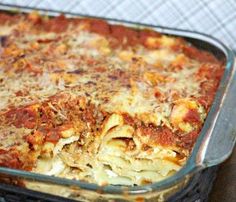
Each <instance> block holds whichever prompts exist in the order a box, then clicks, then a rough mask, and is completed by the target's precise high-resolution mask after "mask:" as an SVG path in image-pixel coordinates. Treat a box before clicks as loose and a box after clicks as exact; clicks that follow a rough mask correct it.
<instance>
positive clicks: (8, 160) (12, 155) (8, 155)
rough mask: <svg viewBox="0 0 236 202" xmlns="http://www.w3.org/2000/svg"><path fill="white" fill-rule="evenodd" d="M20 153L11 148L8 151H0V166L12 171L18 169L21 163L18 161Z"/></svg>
mask: <svg viewBox="0 0 236 202" xmlns="http://www.w3.org/2000/svg"><path fill="white" fill-rule="evenodd" d="M19 156H20V153H19V152H18V151H17V150H16V149H14V148H11V149H10V150H3V149H0V166H3V167H9V168H14V169H20V168H22V166H23V163H22V162H21V161H20V158H19Z"/></svg>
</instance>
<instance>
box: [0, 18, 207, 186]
mask: <svg viewBox="0 0 236 202" xmlns="http://www.w3.org/2000/svg"><path fill="white" fill-rule="evenodd" d="M31 18H32V19H35V18H36V17H35V16H31ZM87 27H89V26H86V22H84V23H81V24H80V25H76V26H75V25H72V24H70V25H69V28H67V29H65V30H64V31H63V32H59V33H54V32H47V31H43V29H40V27H37V26H35V25H34V24H33V23H31V22H30V21H29V20H24V19H23V18H22V19H21V20H19V22H16V23H15V24H14V25H12V26H7V25H0V35H4V36H6V37H7V45H6V44H5V45H2V46H0V98H1V102H0V118H1V119H0V120H2V123H1V124H2V125H1V127H0V131H1V137H0V140H3V141H4V143H3V144H2V143H1V144H0V147H1V148H6V147H7V148H8V147H11V146H15V145H23V146H24V147H27V148H28V149H29V150H30V148H31V146H30V144H34V139H33V140H32V141H29V142H27V143H25V142H24V140H23V139H24V138H25V136H27V135H29V134H31V136H33V135H32V134H34V132H35V130H38V129H42V131H44V132H45V131H46V132H45V134H43V135H44V136H43V137H42V136H40V137H41V138H42V142H43V141H44V140H45V139H46V138H47V137H48V135H49V134H50V133H49V132H48V131H47V130H44V127H49V126H50V127H51V128H50V127H49V129H50V130H51V131H53V132H54V133H57V134H56V135H57V136H56V138H55V139H56V140H55V139H53V140H54V141H57V142H46V140H45V142H43V143H42V144H43V145H40V144H39V143H38V142H37V144H36V143H35V145H33V148H34V149H35V151H31V152H32V156H34V157H35V158H36V159H37V158H38V159H37V161H36V163H35V167H34V168H33V170H32V171H33V172H37V173H41V174H47V175H55V176H59V177H66V178H69V179H79V180H85V181H89V182H95V183H98V184H100V185H106V184H116V185H140V184H145V183H148V182H154V181H159V180H162V179H165V178H166V177H168V176H171V175H173V174H174V173H175V172H177V171H178V170H180V169H181V167H182V165H183V164H184V163H185V161H186V159H187V156H188V154H189V150H188V149H186V148H184V147H182V146H180V145H178V144H177V142H178V141H180V139H179V138H180V136H181V135H182V136H183V135H186V134H187V133H189V132H192V131H193V130H195V129H200V127H201V125H202V123H203V122H204V119H205V117H206V110H205V109H204V107H203V106H202V105H201V104H200V103H198V102H197V101H196V100H195V99H197V98H200V97H201V96H202V94H201V88H202V87H201V83H202V82H205V81H206V78H205V77H201V76H200V77H197V76H196V75H197V74H198V73H199V69H200V66H201V65H202V62H201V61H199V60H197V59H194V58H190V57H188V56H187V55H185V54H184V52H182V50H181V49H180V50H179V51H175V50H174V49H173V46H175V45H178V43H180V42H179V41H178V39H177V38H174V37H170V36H164V35H163V36H160V37H148V38H147V39H146V41H145V43H144V44H145V46H144V45H142V44H141V43H140V44H136V45H134V46H127V47H122V46H121V45H120V46H119V45H118V46H117V47H113V45H114V44H113V43H114V42H117V41H116V39H114V38H112V37H110V36H104V35H100V34H98V33H93V32H91V31H90V30H89V29H87ZM126 40H128V39H127V38H124V42H125V41H126ZM121 43H123V42H121ZM147 47H149V48H147ZM60 95H64V97H63V96H61V97H60ZM52 96H58V97H59V98H58V99H55V100H56V101H55V100H54V103H51V101H52V100H53V98H52ZM75 100H76V101H75ZM78 100H79V101H78ZM81 100H83V102H81ZM35 103H37V106H38V108H40V109H41V111H37V109H38V108H37V109H34V108H33V109H31V110H32V111H29V112H28V111H26V113H22V114H23V115H22V116H25V115H26V116H28V115H29V116H33V115H35V114H34V113H36V115H35V117H36V119H39V120H37V122H36V123H35V124H39V125H37V126H33V129H27V128H17V127H15V126H12V125H14V121H16V120H15V118H17V117H14V115H13V116H12V117H13V118H12V117H10V118H12V119H13V121H12V120H11V119H10V120H11V121H12V122H9V123H8V122H7V120H8V118H9V117H7V115H6V114H7V113H6V112H8V110H9V109H12V108H13V109H17V108H19V107H21V108H22V107H23V109H24V106H28V105H31V104H35ZM63 103H64V105H63ZM81 103H82V104H81ZM54 105H58V106H57V107H55V106H54ZM78 105H79V106H78ZM80 105H81V106H80ZM87 106H93V108H95V110H94V111H93V108H88V109H87V108H86V107H87ZM46 107H49V108H50V110H49V111H47V113H48V114H47V113H46V115H47V116H46V118H45V116H44V117H43V118H42V117H41V116H42V114H43V110H45V108H46ZM65 108H66V109H67V108H69V112H68V111H66V109H65ZM189 110H195V112H196V113H197V115H199V117H200V123H199V124H195V123H192V122H191V119H190V121H186V120H185V118H186V115H187V114H188V112H189ZM65 111H66V112H65ZM16 112H17V110H16ZM19 113H20V112H19ZM27 113H29V114H27ZM40 113H42V114H40ZM66 113H67V114H66ZM32 114H33V115H32ZM65 114H66V115H67V116H66V115H65ZM99 114H100V116H99ZM124 114H126V115H127V116H128V117H129V119H132V120H133V122H134V123H132V121H131V123H129V121H127V120H125V118H124ZM44 115H45V114H44ZM50 116H53V118H55V117H56V118H58V117H59V118H58V120H56V121H58V122H56V121H55V120H53V121H54V122H53V121H52V122H53V123H51V122H46V123H45V122H44V121H45V120H44V119H46V121H47V118H48V119H50ZM35 117H34V118H35ZM68 117H70V118H68ZM71 117H72V118H71ZM94 117H96V118H97V119H96V120H94ZM26 118H28V117H26ZM30 118H31V117H30ZM56 118H55V119H56ZM41 119H42V120H43V121H42V122H40V121H41ZM68 123H69V124H72V125H73V127H74V128H73V127H72V126H71V127H72V128H69V129H65V130H62V131H60V133H59V132H58V131H57V129H58V128H60V127H61V126H62V125H63V124H68ZM81 123H83V124H81ZM4 124H5V125H4ZM7 124H8V125H7ZM40 124H41V125H40ZM15 125H16V124H15ZM81 125H83V127H82V126H81ZM4 127H5V129H4ZM142 127H150V128H151V129H153V131H148V132H149V133H148V132H147V134H141V131H142V130H141V129H140V128H142ZM160 128H167V129H168V130H169V131H170V133H171V135H172V136H174V140H171V141H172V142H171V143H169V142H168V141H169V139H171V138H173V137H171V138H169V137H168V134H165V133H164V134H159V133H158V131H157V130H158V129H160ZM11 131H12V133H13V134H14V136H13V137H11V136H10V135H9V134H11ZM39 131H40V130H39ZM55 131H56V132H55ZM75 131H78V132H75ZM176 131H177V132H178V133H177V132H176ZM155 132H156V134H154V133H155ZM173 134H174V135H173ZM155 135H156V136H155ZM161 135H163V136H167V137H162V138H163V139H164V140H163V142H164V143H163V142H161V141H160V142H157V140H158V138H161V137H160V136H161ZM5 136H7V138H6V137H5ZM31 136H30V137H31ZM27 137H28V136H27ZM33 137H34V136H33ZM16 138H17V139H19V141H18V140H17V139H16ZM57 138H58V140H57ZM152 141H153V142H154V143H153V142H152ZM17 148H18V149H20V147H17ZM180 154H181V155H182V156H181V155H180ZM180 156H181V157H180Z"/></svg>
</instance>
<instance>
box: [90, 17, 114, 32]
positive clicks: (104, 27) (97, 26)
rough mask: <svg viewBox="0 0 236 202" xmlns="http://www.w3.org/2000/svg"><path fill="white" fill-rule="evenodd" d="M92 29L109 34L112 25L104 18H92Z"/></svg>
mask: <svg viewBox="0 0 236 202" xmlns="http://www.w3.org/2000/svg"><path fill="white" fill-rule="evenodd" d="M90 31H91V32H95V33H98V34H101V35H105V36H107V35H109V34H110V27H109V25H108V23H107V22H105V21H103V20H90Z"/></svg>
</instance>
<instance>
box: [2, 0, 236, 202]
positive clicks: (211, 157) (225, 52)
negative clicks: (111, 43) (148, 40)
mask: <svg viewBox="0 0 236 202" xmlns="http://www.w3.org/2000/svg"><path fill="white" fill-rule="evenodd" d="M0 10H2V11H7V12H10V11H11V12H12V11H14V12H32V11H33V10H36V9H34V8H29V7H14V6H10V5H4V4H1V3H0ZM38 12H39V13H41V14H46V15H49V16H56V15H59V14H60V13H61V12H60V11H51V10H43V9H42V10H38ZM64 14H65V15H67V16H69V17H76V16H77V17H93V18H96V17H94V16H84V15H79V14H76V13H64ZM100 19H101V18H100ZM102 19H104V20H107V21H108V22H109V23H111V24H122V25H126V26H129V27H134V28H145V27H146V28H147V27H148V28H151V29H154V30H156V31H158V32H160V33H163V34H168V35H173V36H180V37H183V38H185V39H186V40H188V41H190V42H191V43H193V44H194V45H195V46H197V47H198V48H201V49H205V50H208V51H210V52H212V53H213V54H214V55H215V56H216V57H218V58H221V59H222V58H223V59H224V60H225V72H224V75H223V78H222V80H221V83H220V85H219V88H218V91H217V94H216V96H215V99H214V102H213V105H212V107H211V110H210V112H209V114H208V116H207V119H206V121H205V123H204V126H203V128H202V130H201V133H200V135H199V137H198V140H197V142H196V144H195V146H194V148H193V151H192V154H191V156H190V158H189V159H188V161H187V163H186V165H185V166H184V167H183V168H182V169H181V170H180V171H179V172H177V173H176V174H175V175H173V176H171V177H169V178H167V179H165V180H163V181H160V182H156V183H153V184H149V185H144V186H134V187H125V186H111V185H107V186H98V185H96V184H92V183H86V182H83V181H78V180H69V179H65V178H58V177H53V176H47V175H41V174H36V173H31V172H26V171H20V170H15V169H9V168H4V167H0V180H1V182H3V183H8V184H9V183H10V184H16V185H19V186H24V182H26V181H27V188H28V189H32V190H36V191H40V192H46V193H51V194H53V195H59V196H63V197H67V198H71V199H76V200H80V201H91V200H95V201H108V200H115V201H133V200H135V201H145V200H151V201H163V200H167V199H168V198H169V197H171V196H173V195H174V194H175V193H176V192H179V191H181V190H183V189H184V187H186V185H187V184H188V183H189V182H190V181H191V180H193V178H194V177H196V174H197V173H198V172H200V171H201V170H203V169H205V168H208V167H211V166H214V165H218V164H220V163H222V162H223V161H224V160H225V159H227V158H228V157H229V156H230V154H231V152H232V150H233V147H234V144H235V140H236V126H234V117H236V108H235V106H234V105H235V103H234V100H236V94H235V93H234V92H236V78H235V68H236V66H235V59H234V54H233V52H232V50H230V49H229V48H228V47H226V46H225V45H224V44H222V43H221V42H220V41H218V40H217V39H214V38H212V37H210V36H207V35H204V34H200V33H197V32H190V31H184V30H178V29H170V28H166V27H159V26H154V25H146V24H140V23H133V22H127V21H119V20H115V19H106V18H102ZM22 182H23V183H22Z"/></svg>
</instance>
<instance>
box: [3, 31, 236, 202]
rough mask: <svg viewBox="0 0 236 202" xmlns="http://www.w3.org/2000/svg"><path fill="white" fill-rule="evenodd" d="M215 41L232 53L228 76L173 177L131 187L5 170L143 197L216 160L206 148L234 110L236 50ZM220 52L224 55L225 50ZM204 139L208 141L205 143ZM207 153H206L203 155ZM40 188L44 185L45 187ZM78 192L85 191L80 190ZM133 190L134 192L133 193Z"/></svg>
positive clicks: (229, 58)
mask: <svg viewBox="0 0 236 202" xmlns="http://www.w3.org/2000/svg"><path fill="white" fill-rule="evenodd" d="M166 32H167V33H168V34H171V32H172V30H168V29H167V30H166ZM180 33H181V32H176V33H175V34H176V35H178V34H180ZM193 35H194V34H193ZM201 37H203V38H207V37H205V36H201ZM211 42H213V43H214V45H216V46H218V47H221V48H222V50H224V51H225V54H226V53H227V54H228V55H227V57H228V58H227V64H226V70H225V73H224V77H223V79H222V82H221V85H220V87H219V92H218V94H217V96H216V99H215V102H214V104H213V106H212V108H211V111H210V113H209V115H208V118H207V120H206V123H205V125H204V127H203V129H202V132H201V135H200V136H199V138H198V142H197V143H196V145H195V147H194V150H193V152H192V155H191V157H190V158H189V160H188V162H187V164H186V167H185V168H183V169H181V170H180V171H179V172H178V173H177V174H175V175H173V176H172V177H170V178H168V179H166V180H163V181H161V182H160V183H153V184H151V185H146V186H137V187H131V188H130V187H129V188H127V187H114V186H104V187H99V186H97V185H94V184H87V183H82V182H79V181H75V180H66V179H60V180H59V179H57V178H55V177H49V176H41V175H37V174H33V173H31V174H29V173H27V172H23V171H16V170H11V169H10V170H9V169H6V168H5V169H4V168H3V173H5V174H6V173H8V174H13V175H14V172H15V174H16V173H17V175H18V176H25V177H26V176H27V175H28V177H30V178H34V179H39V176H40V179H39V180H43V181H44V180H46V181H47V180H52V181H51V182H58V183H59V184H61V183H62V184H67V185H72V184H73V183H75V184H77V185H78V184H80V185H81V187H86V188H88V189H100V190H103V191H106V192H107V193H116V192H117V193H122V192H123V191H124V192H126V193H129V194H131V195H130V197H131V198H138V197H140V194H141V193H144V192H149V191H150V190H152V189H153V188H154V187H155V189H156V188H157V187H158V188H159V191H160V190H161V189H164V188H167V187H168V183H171V184H172V185H174V182H176V183H177V182H178V180H179V179H180V178H181V177H183V176H185V177H186V174H187V173H190V171H193V170H196V168H197V167H198V166H199V165H205V164H206V160H207V161H208V163H212V162H213V161H212V160H211V159H209V157H210V158H212V156H211V155H210V153H211V152H210V151H208V149H207V150H206V148H208V147H206V146H207V145H208V142H207V141H210V142H209V145H208V146H209V147H211V141H212V140H214V138H211V139H208V138H210V137H211V136H212V135H215V136H216V134H214V133H216V131H215V127H217V123H218V122H216V123H215V121H216V119H219V118H220V117H221V118H222V113H224V110H231V109H232V108H231V109H230V108H229V107H232V103H230V100H229V99H231V98H230V96H232V95H231V94H227V96H226V97H224V96H225V95H226V94H224V93H226V92H227V91H229V90H230V89H231V88H232V87H233V85H232V82H233V81H232V77H233V73H234V71H233V57H232V53H231V52H230V51H229V50H228V49H227V48H225V47H224V46H223V45H221V44H220V43H218V42H216V41H214V40H212V41H211ZM208 45H209V44H208ZM209 46H210V47H211V48H213V46H211V45H209ZM213 49H214V48H213ZM217 53H220V51H217ZM220 55H222V53H221V54H220ZM226 80H228V83H224V82H223V81H226ZM222 83H224V84H222ZM225 84H226V85H225ZM223 95H224V96H223ZM223 102H224V105H223V104H222V103H223ZM230 104H231V106H230ZM226 105H227V107H226ZM219 107H221V110H220V111H218V110H219ZM226 115H232V114H224V118H228V117H225V116H226ZM209 117H211V118H209ZM208 120H210V121H212V122H213V125H211V124H210V123H209V122H210V121H208ZM207 121H208V122H207ZM221 124H222V123H221ZM224 124H230V123H229V122H227V123H225V122H224ZM229 126H231V127H228V129H230V130H231V129H232V125H229ZM218 127H219V126H218ZM218 129H221V128H218ZM204 130H205V132H204ZM221 130H222V129H221ZM213 137H214V136H213ZM234 139H235V137H234V136H233V137H232V139H230V141H229V142H227V143H231V146H232V145H233V144H234ZM227 141H228V139H227ZM202 142H204V144H203V143H202ZM196 148H197V149H196ZM199 149H200V150H199ZM224 149H225V148H224ZM231 149H232V147H230V148H229V151H228V152H226V153H224V154H226V155H228V154H229V153H230V150H231ZM199 151H200V153H199ZM205 152H206V153H205ZM200 154H201V155H200ZM203 154H204V155H205V156H204V158H203V159H202V157H203ZM208 155H209V156H208ZM221 155H222V154H221ZM207 157H208V158H207ZM222 158H223V157H222ZM213 160H215V159H213ZM202 161H203V162H202ZM213 164H214V163H213ZM196 165H198V166H196ZM8 171H11V172H8ZM173 180H174V181H173ZM29 184H30V183H29ZM33 184H34V183H32V186H34V185H33ZM181 184H182V185H184V180H183V179H182V181H181V183H180V184H178V188H180V185H181ZM37 186H38V188H39V187H40V186H39V183H37V184H36V186H34V188H36V187H37ZM44 187H45V188H46V189H48V188H47V186H46V185H45V184H44ZM175 188H176V187H175V186H172V188H171V189H172V191H173V189H175ZM40 189H42V187H41V188H40ZM61 190H62V189H61ZM66 192H67V193H69V191H66ZM84 192H86V191H84ZM164 192H167V191H164ZM164 192H163V191H162V195H163V193H164ZM78 193H79V194H81V193H80V191H79V192H78ZM78 193H77V194H78ZM132 194H133V195H134V196H132ZM74 195H76V191H74ZM81 195H82V194H81ZM94 195H99V194H95V193H94ZM105 195H106V194H104V196H105ZM148 195H149V196H148ZM151 195H156V193H155V194H154V193H149V194H147V195H145V194H142V197H143V196H144V197H147V198H149V197H151ZM90 196H91V197H92V194H90ZM109 197H112V196H109ZM113 197H115V198H116V197H119V198H122V196H121V195H120V196H115V195H113ZM123 197H124V196H123ZM125 198H127V197H125Z"/></svg>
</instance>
